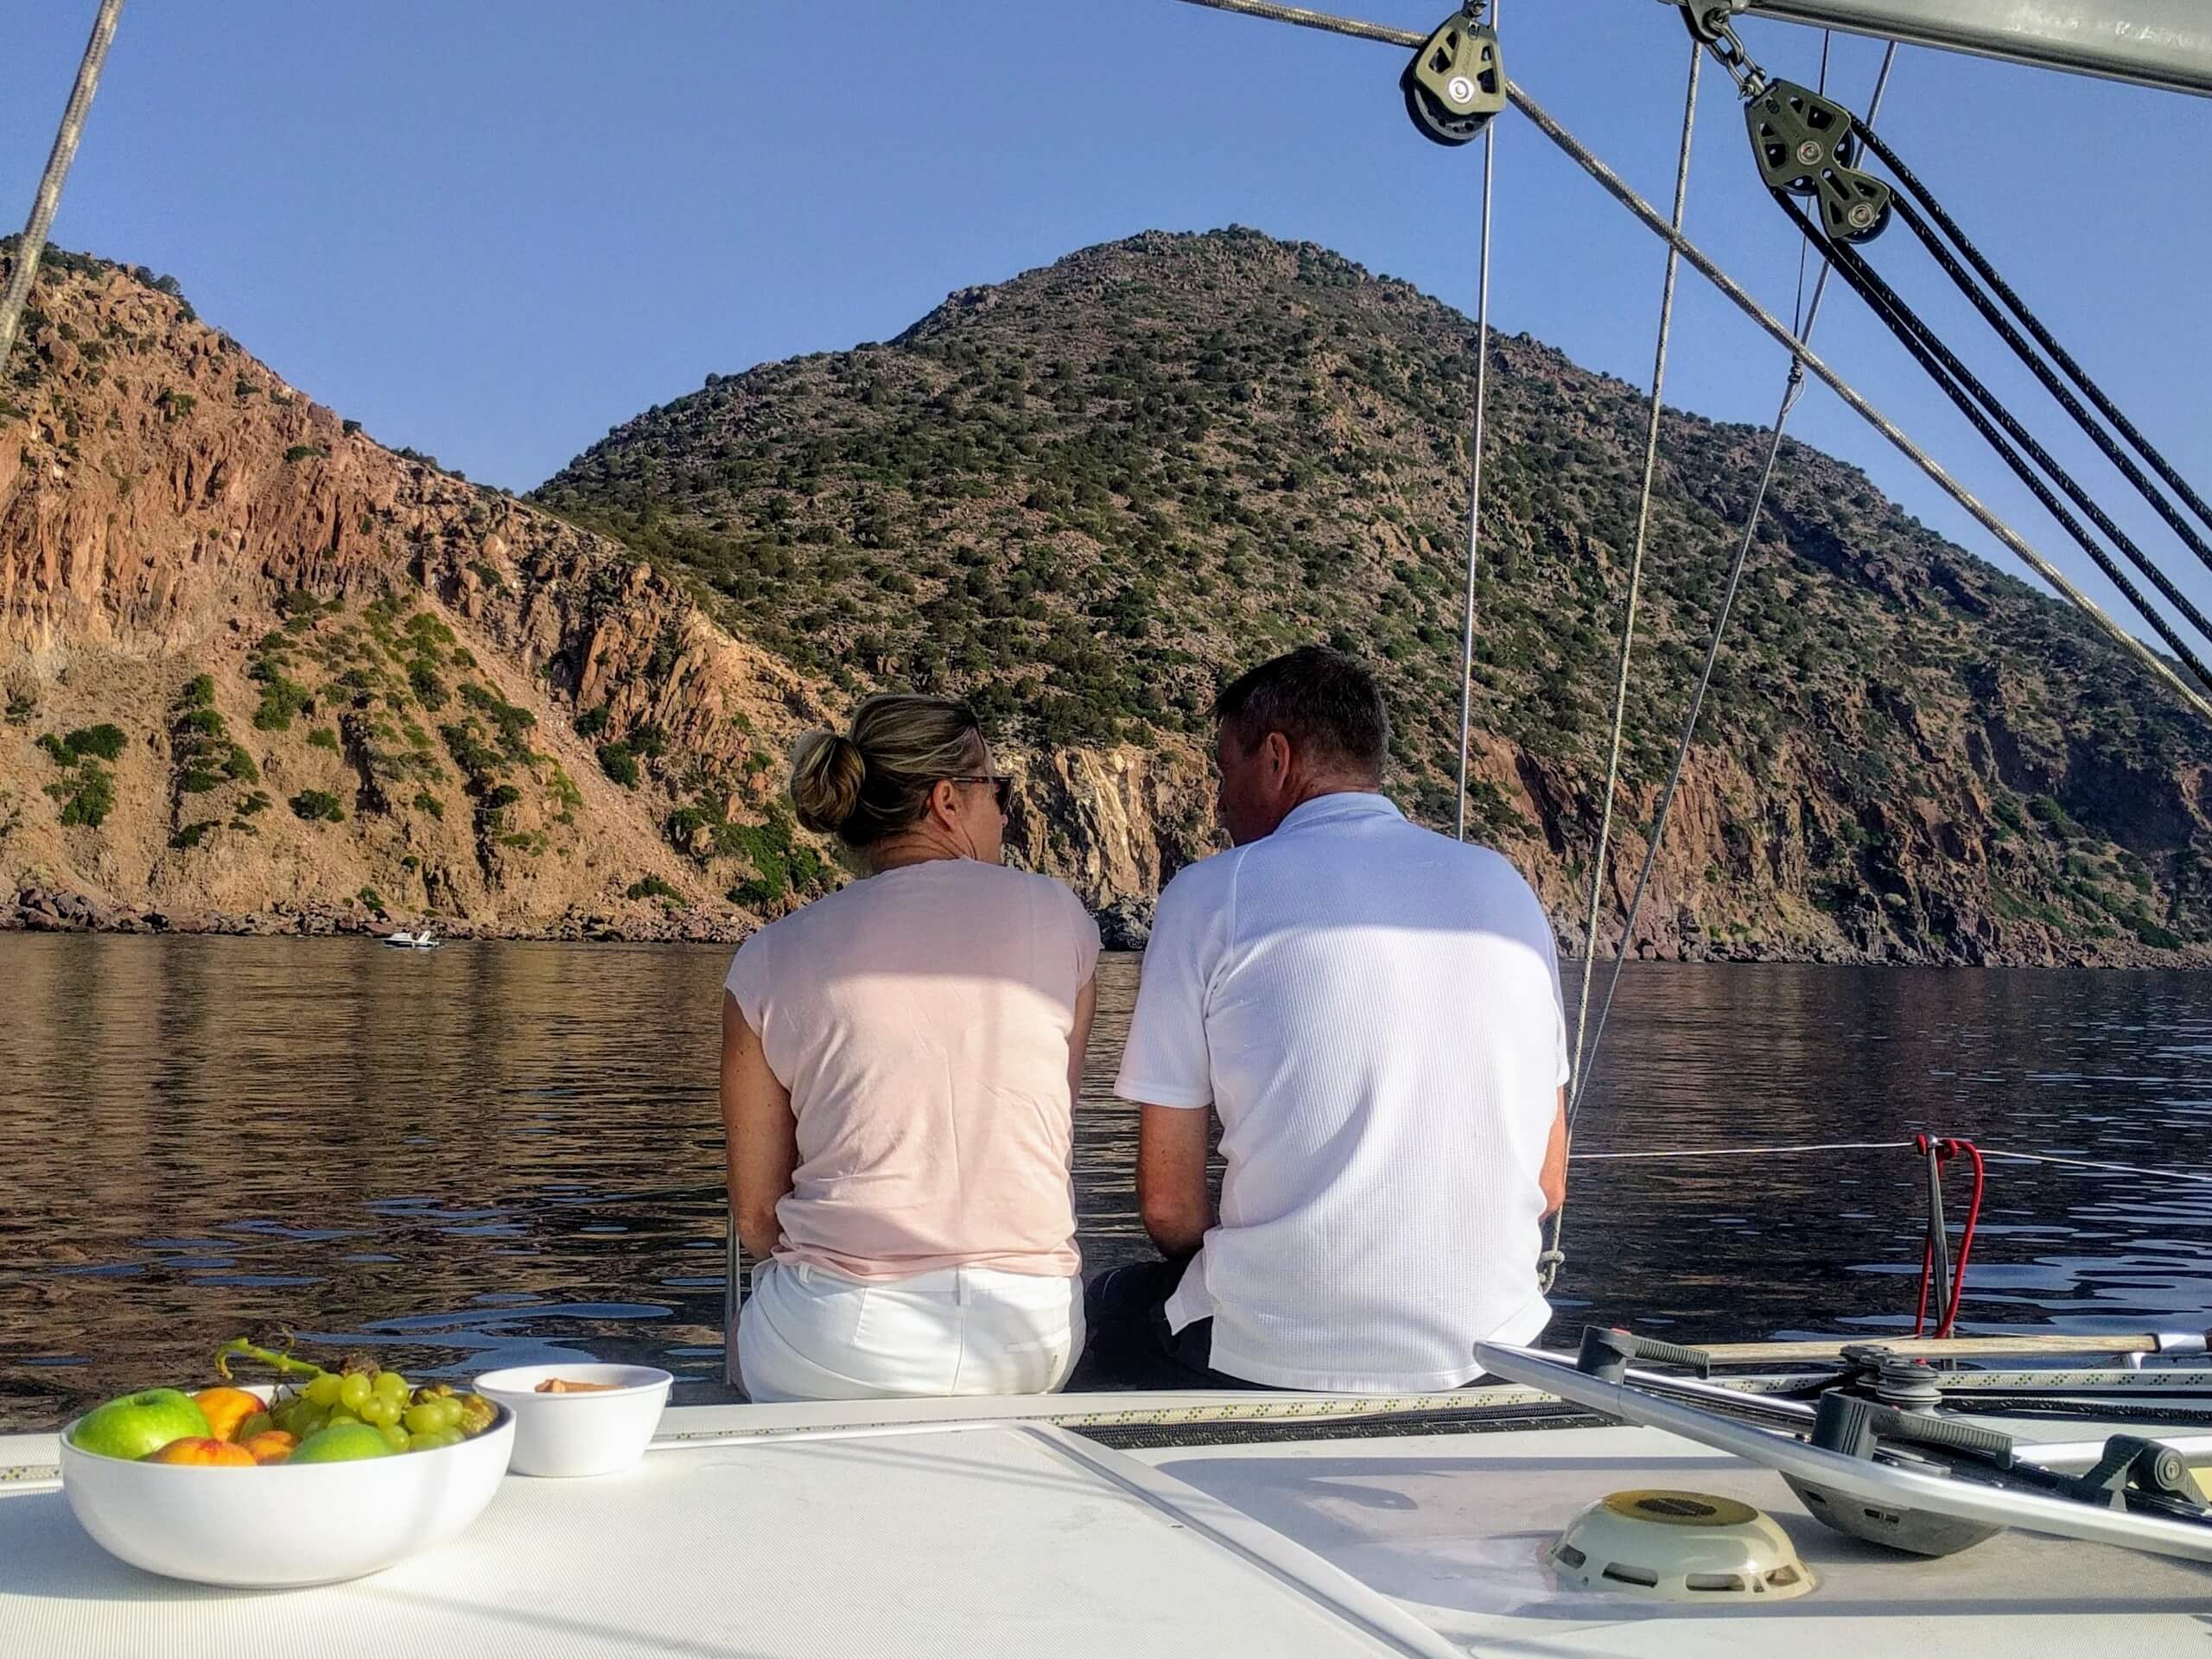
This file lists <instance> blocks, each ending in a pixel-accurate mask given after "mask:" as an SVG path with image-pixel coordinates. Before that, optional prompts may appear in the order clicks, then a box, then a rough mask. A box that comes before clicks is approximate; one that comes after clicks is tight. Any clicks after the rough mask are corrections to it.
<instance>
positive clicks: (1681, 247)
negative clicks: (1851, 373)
mask: <svg viewBox="0 0 2212 1659" xmlns="http://www.w3.org/2000/svg"><path fill="white" fill-rule="evenodd" d="M1186 3H1193V4H1200V5H1213V6H1223V7H1230V8H1232V9H1233V8H1235V7H1237V6H1240V5H1243V4H1249V3H1251V0H1186ZM1506 95H1507V97H1508V98H1510V99H1511V100H1512V103H1513V106H1514V108H1516V109H1517V110H1519V111H1521V113H1522V115H1524V116H1526V117H1527V118H1529V123H1530V124H1532V125H1533V126H1535V129H1536V130H1537V131H1539V132H1541V133H1542V134H1543V135H1544V137H1547V138H1548V139H1550V140H1551V141H1552V143H1554V144H1556V145H1558V146H1559V148H1560V149H1561V150H1563V151H1564V152H1565V153H1566V154H1567V156H1568V157H1569V158H1570V159H1571V160H1573V162H1574V164H1575V165H1576V166H1578V167H1580V168H1581V169H1582V170H1583V171H1584V172H1585V173H1587V174H1588V175H1590V176H1591V177H1592V179H1594V180H1596V181H1597V182H1598V184H1599V188H1602V189H1603V190H1604V191H1605V194H1607V195H1610V196H1611V197H1612V199H1613V200H1616V201H1618V202H1619V203H1620V204H1621V206H1622V207H1625V208H1627V209H1628V210H1629V212H1630V213H1631V214H1633V215H1634V216H1635V217H1636V219H1637V221H1638V222H1639V223H1641V224H1642V225H1643V226H1644V228H1645V229H1647V230H1649V231H1650V232H1652V233H1653V234H1654V235H1655V236H1658V237H1660V238H1663V239H1664V240H1666V241H1668V242H1669V243H1670V244H1672V245H1674V246H1675V248H1676V249H1677V251H1680V252H1681V256H1682V257H1683V258H1684V259H1686V260H1688V262H1689V264H1690V265H1691V266H1692V267H1693V268H1694V270H1696V271H1697V272H1698V273H1699V275H1700V276H1702V277H1704V278H1705V279H1706V280H1707V282H1709V283H1712V284H1713V286H1714V287H1715V288H1717V289H1719V290H1720V292H1721V294H1722V295H1723V296H1726V299H1727V300H1728V302H1729V303H1730V304H1732V305H1733V306H1734V307H1735V308H1737V309H1738V310H1739V311H1741V312H1742V313H1743V314H1744V315H1745V316H1747V317H1749V318H1750V319H1751V321H1753V322H1755V323H1757V324H1758V327H1759V328H1760V330H1761V332H1763V333H1764V334H1766V335H1767V336H1768V337H1769V338H1770V339H1771V340H1773V341H1774V342H1775V343H1776V344H1777V345H1778V346H1782V347H1783V349H1784V350H1786V351H1788V352H1789V353H1791V355H1793V356H1794V357H1796V359H1797V360H1798V361H1799V362H1800V363H1802V364H1803V365H1804V366H1805V368H1806V369H1807V371H1808V372H1810V373H1811V374H1812V375H1813V376H1814V378H1816V379H1818V380H1819V381H1820V382H1821V385H1824V386H1826V387H1827V389H1828V390H1829V391H1833V392H1834V393H1835V395H1836V396H1837V397H1840V398H1841V399H1842V400H1843V402H1844V404H1845V405H1846V406H1847V407H1848V408H1849V409H1850V410H1851V411H1852V412H1853V414H1855V415H1857V416H1859V418H1860V419H1861V420H1864V421H1865V422H1866V423H1867V424H1868V425H1869V426H1872V428H1873V429H1875V430H1876V431H1877V432H1878V433H1880V434H1881V435H1882V436H1883V437H1884V438H1885V439H1886V440H1888V442H1890V444H1891V447H1893V448H1896V449H1897V452H1898V453H1899V454H1902V455H1904V458H1905V459H1906V460H1908V461H1910V462H1912V464H1913V465H1914V466H1916V467H1918V468H1919V469H1920V470H1921V471H1922V472H1923V474H1926V475H1927V477H1928V478H1929V481H1930V482H1932V483H1934V484H1935V485H1936V487H1937V488H1939V489H1941V490H1942V492H1943V493H1944V494H1946V495H1948V496H1949V497H1950V498H1951V499H1952V500H1953V501H1955V502H1956V503H1957V504H1958V505H1959V506H1960V507H1961V509H1963V510H1964V511H1965V512H1967V514H1968V515H1969V516H1970V517H1972V518H1973V519H1974V522H1975V523H1976V524H1980V526H1981V527H1982V528H1983V529H1984V530H1986V531H1988V532H1989V533H1990V534H1991V535H1992V536H1993V537H1996V538H1997V540H1998V541H1999V543H2002V544H2003V545H2004V546H2005V548H2006V549H2007V550H2010V551H2011V552H2012V554H2013V555H2014V556H2016V557H2017V558H2018V559H2019V561H2020V562H2021V563H2023V564H2024V565H2026V566H2027V567H2028V569H2031V570H2032V571H2034V572H2035V574H2036V575H2038V576H2040V577H2041V578H2042V579H2043V580H2044V582H2047V583H2048V584H2049V585H2050V587H2051V588H2052V589H2053V590H2054V591H2056V593H2057V594H2059V595H2060V596H2061V597H2062V598H2063V599H2064V600H2065V601H2067V602H2068V603H2069V604H2070V605H2072V606H2073V607H2075V609H2077V610H2079V611H2080V612H2081V613H2082V614H2083V615H2085V616H2087V617H2088V619H2089V620H2091V621H2092V622H2094V623H2095V624H2096V626H2098V627H2099V628H2100V629H2101V630H2102V631H2103V632H2104V633H2105V635H2106V636H2107V638H2108V639H2111V640H2112V642H2113V644H2114V645H2117V646H2119V647H2120V650H2121V651H2123V652H2126V654H2127V655H2128V656H2130V657H2132V658H2134V659H2135V661H2136V662H2137V663H2138V664H2139V665H2140V666H2141V667H2142V668H2143V669H2144V671H2145V672H2146V673H2148V674H2149V675H2150V676H2151V677H2152V678H2153V679H2155V680H2157V681H2158V683H2160V684H2161V685H2164V687H2165V688H2166V689H2167V690H2170V691H2171V692H2172V693H2173V694H2174V696H2177V697H2178V698H2179V699H2180V700H2181V701H2182V702H2184V703H2186V704H2188V705H2189V707H2190V709H2193V710H2195V711H2196V713H2197V714H2198V715H2202V717H2203V718H2204V719H2205V720H2206V721H2212V700H2208V699H2207V698H2206V697H2205V696H2204V694H2203V693H2202V692H2201V691H2199V690H2197V689H2196V687H2194V686H2192V685H2190V684H2189V683H2187V682H2185V681H2184V680H2183V679H2182V678H2181V677H2180V676H2179V675H2177V674H2176V673H2175V672H2174V671H2173V670H2172V668H2171V667H2170V666H2169V665H2168V664H2166V662H2165V661H2164V659H2163V658H2160V657H2159V656H2158V653H2157V652H2154V651H2152V649H2151V648H2150V647H2149V646H2148V645H2145V644H2144V643H2143V641H2141V640H2140V639H2137V638H2136V637H2135V636H2134V635H2133V633H2130V632H2128V631H2127V630H2126V628H2123V627H2121V626H2120V624H2119V623H2117V622H2115V621H2113V620H2112V618H2111V617H2110V616H2108V615H2107V614H2106V613H2105V610H2104V607H2102V606H2101V605H2099V604H2098V603H2097V602H2096V601H2094V600H2093V599H2091V598H2090V597H2089V596H2088V594H2085V593H2083V592H2082V589H2081V588H2079V587H2078V586H2076V585H2075V583H2074V582H2072V581H2071V580H2069V578H2068V576H2067V575H2066V573H2065V572H2064V571H2063V570H2061V569H2059V568H2058V567H2057V566H2056V565H2055V564H2053V563H2051V562H2050V560H2049V559H2047V558H2045V557H2044V556H2043V555H2042V554H2041V553H2039V552H2037V550H2036V549H2035V546H2034V544H2033V543H2031V542H2029V541H2028V539H2027V538H2026V537H2024V536H2022V535H2021V534H2020V532H2019V531H2017V530H2015V529H2013V528H2012V525H2010V524H2006V523H2005V521H2004V520H2003V519H2002V518H1999V517H1998V516H1997V515H1996V513H1994V512H1992V511H1991V510H1990V509H1989V508H1988V507H1987V506H1986V505H1984V504H1983V503H1982V502H1981V501H1980V499H1978V498H1977V497H1976V496H1975V495H1974V493H1973V492H1972V491H1971V490H1969V489H1967V487H1966V486H1964V485H1962V484H1961V483H1960V482H1959V481H1958V480H1956V479H1955V478H1953V477H1952V476H1951V474H1949V473H1948V472H1947V471H1945V470H1944V468H1943V465H1942V462H1941V461H1937V460H1936V458H1935V457H1934V456H1933V455H1931V454H1929V453H1928V452H1927V451H1926V450H1925V449H1923V448H1921V447H1920V446H1919V445H1918V444H1916V443H1915V442H1913V441H1912V439H1911V438H1910V437H1909V436H1907V435H1905V433H1904V431H1903V430H1902V429H1900V428H1899V427H1898V426H1897V423H1895V422H1893V421H1891V419H1890V418H1889V417H1888V416H1885V415H1884V414H1883V413H1882V412H1881V410H1878V409H1876V408H1875V407H1874V405H1873V404H1871V403H1869V402H1868V401H1867V400H1866V397H1865V395H1864V394H1863V393H1861V392H1860V391H1859V389H1858V388H1857V387H1855V386H1853V385H1852V384H1851V383H1850V382H1849V381H1848V380H1847V379H1845V378H1843V376H1842V375H1840V374H1839V373H1838V372H1836V371H1835V370H1834V368H1833V367H1831V366H1830V365H1829V364H1828V362H1827V359H1824V358H1822V357H1821V354H1820V353H1817V352H1815V350H1813V348H1812V347H1811V346H1808V345H1806V344H1805V342H1804V341H1803V340H1799V339H1798V338H1797V337H1796V335H1794V334H1791V333H1790V332H1789V328H1788V327H1785V326H1784V325H1783V323H1782V322H1780V321H1778V320H1777V318H1776V317H1775V315H1774V314H1773V313H1772V312H1770V311H1769V310H1768V309H1767V308H1765V307H1764V306H1763V305H1761V304H1760V303H1759V302H1758V301H1757V300H1756V299H1754V298H1752V297H1751V295H1750V294H1749V293H1748V292H1746V291H1745V289H1744V287H1743V285H1742V284H1741V283H1738V282H1737V281H1736V280H1735V279H1734V278H1733V277H1731V276H1729V275H1728V273H1727V272H1726V271H1725V270H1721V268H1720V267H1719V264H1717V263H1716V262H1715V261H1714V260H1713V257H1712V256H1711V255H1710V254H1708V253H1707V252H1706V251H1705V250H1704V249H1702V248H1700V247H1699V246H1698V245H1697V244H1695V243H1694V242H1692V241H1690V240H1689V239H1688V238H1687V237H1685V236H1683V235H1682V234H1681V232H1679V231H1676V230H1675V229H1673V228H1672V227H1671V226H1669V225H1668V223H1667V221H1666V220H1665V219H1662V217H1661V216H1660V214H1659V210H1658V209H1657V208H1656V207H1653V206H1652V205H1651V204H1650V203H1649V202H1648V201H1646V200H1644V199H1643V197H1642V196H1641V195H1639V194H1637V191H1636V189H1635V188H1634V187H1632V186H1631V185H1630V184H1629V183H1628V181H1626V180H1624V179H1623V178H1622V177H1621V176H1620V175H1619V174H1618V173H1616V172H1614V171H1613V169H1612V168H1610V167H1608V166H1606V165H1605V162H1602V161H1600V160H1599V158H1598V157H1597V156H1596V155H1594V154H1593V153H1592V151H1591V150H1590V149H1589V147H1588V146H1587V145H1586V144H1584V143H1582V141H1581V140H1580V139H1579V138H1577V137H1575V136H1574V135H1573V133H1571V132H1569V131H1568V130H1567V129H1566V128H1565V127H1563V126H1561V125H1560V124H1559V123H1558V122H1557V121H1556V120H1554V118H1552V115H1551V113H1550V111H1548V110H1546V109H1545V108H1544V107H1543V105H1541V104H1539V103H1537V102H1536V100H1535V99H1533V98H1531V97H1530V96H1529V94H1528V92H1525V91H1524V90H1523V89H1522V87H1520V86H1517V85H1516V84H1515V83H1513V82H1512V81H1510V80H1509V81H1508V82H1507V83H1506Z"/></svg>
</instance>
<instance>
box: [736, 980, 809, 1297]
mask: <svg viewBox="0 0 2212 1659" xmlns="http://www.w3.org/2000/svg"><path fill="white" fill-rule="evenodd" d="M722 1133H723V1135H724V1136H725V1137H726V1145H727V1147H728V1163H729V1211H730V1214H731V1215H732V1216H733V1217H735V1218H736V1221H737V1236H738V1241H739V1242H740V1243H742V1244H743V1245H744V1246H745V1249H746V1254H747V1255H750V1256H751V1257H752V1258H753V1260H754V1261H756V1262H765V1261H766V1260H767V1259H768V1258H769V1257H770V1256H771V1255H774V1254H775V1249H776V1240H777V1237H778V1234H779V1229H778V1227H777V1224H776V1205H777V1204H778V1203H779V1201H780V1200H781V1199H782V1198H783V1197H784V1195H785V1193H787V1192H790V1191H791V1171H792V1170H793V1169H795V1168H796V1167H797V1166H798V1119H797V1118H795V1117H793V1116H792V1115H791V1091H790V1090H787V1089H785V1087H784V1085H783V1084H780V1083H779V1082H777V1081H776V1074H775V1073H774V1072H773V1071H770V1070H769V1069H768V1056H767V1053H766V1051H765V1050H763V1049H762V1048H761V1046H760V1033H757V1032H755V1031H754V1030H753V1027H751V1026H750V1025H748V1024H747V1023H746V1019H745V1013H744V1010H742V1009H741V1008H740V1007H738V1005H737V999H736V998H735V997H734V996H732V995H729V993H728V992H727V991H725V992H723V993H722Z"/></svg>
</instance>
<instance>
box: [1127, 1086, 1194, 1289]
mask: <svg viewBox="0 0 2212 1659" xmlns="http://www.w3.org/2000/svg"><path fill="white" fill-rule="evenodd" d="M1211 1116H1213V1115H1212V1113H1211V1111H1209V1110H1208V1109H1205V1108H1204V1107H1199V1108H1197V1109H1191V1108H1186V1107H1178V1106H1147V1107H1145V1108H1144V1109H1143V1116H1142V1118H1141V1121H1140V1122H1139V1123H1138V1126H1137V1208H1138V1210H1139V1211H1140V1212H1141V1214H1142V1215H1143V1217H1144V1230H1145V1231H1146V1232H1147V1233H1149V1234H1151V1235H1152V1242H1153V1243H1154V1244H1157V1245H1158V1246H1159V1247H1160V1254H1161V1255H1166V1256H1169V1257H1173V1256H1178V1255H1188V1254H1189V1253H1190V1252H1191V1251H1192V1250H1195V1249H1198V1246H1199V1245H1200V1244H1202V1243H1205V1236H1206V1229H1207V1228H1209V1227H1211V1225H1212V1224H1213V1203H1212V1199H1211V1197H1210V1195H1209V1194H1208V1193H1207V1192H1206V1132H1207V1129H1208V1128H1209V1127H1210V1125H1209V1122H1208V1120H1209V1119H1210V1118H1211Z"/></svg>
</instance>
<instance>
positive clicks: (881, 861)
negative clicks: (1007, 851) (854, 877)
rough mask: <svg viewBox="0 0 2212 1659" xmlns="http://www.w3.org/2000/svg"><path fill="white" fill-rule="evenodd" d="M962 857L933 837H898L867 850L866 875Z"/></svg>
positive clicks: (947, 843) (949, 845)
mask: <svg viewBox="0 0 2212 1659" xmlns="http://www.w3.org/2000/svg"><path fill="white" fill-rule="evenodd" d="M963 856H965V855H963V853H962V852H961V851H960V849H958V848H957V847H954V846H952V845H951V844H950V842H944V841H940V840H939V839H938V838H937V837H935V836H921V835H906V836H899V837H898V838H897V839H895V840H892V841H885V842H879V843H878V844H877V845H876V846H875V847H874V848H872V849H869V853H868V874H870V875H881V874H883V873H884V872H885V871H887V870H896V869H902V868H905V867H906V866H907V865H909V864H934V863H937V862H938V861H942V860H944V859H957V858H961V857H963Z"/></svg>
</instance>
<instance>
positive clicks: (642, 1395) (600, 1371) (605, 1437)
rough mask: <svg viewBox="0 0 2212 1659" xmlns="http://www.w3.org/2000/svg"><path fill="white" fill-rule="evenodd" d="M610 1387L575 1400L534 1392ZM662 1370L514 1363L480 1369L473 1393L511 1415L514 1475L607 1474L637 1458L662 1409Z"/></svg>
mask: <svg viewBox="0 0 2212 1659" xmlns="http://www.w3.org/2000/svg"><path fill="white" fill-rule="evenodd" d="M556 1376H558V1377H563V1378H565V1379H566V1380H567V1381H569V1382H570V1383H612V1384H613V1387H611V1388H606V1389H591V1390H589V1391H588V1392H586V1393H583V1394H540V1393H538V1392H537V1385H538V1384H539V1383H543V1382H545V1381H546V1380H547V1379H549V1378H550V1377H556ZM675 1380H676V1379H675V1378H674V1377H672V1376H670V1375H669V1374H668V1373H667V1372H666V1371H661V1370H654V1369H653V1368H652V1366H650V1365H593V1364H566V1365H516V1366H512V1367H510V1368H509V1369H507V1370H504V1371H487V1372H486V1373H485V1374H484V1375H483V1376H480V1377H478V1378H477V1379H476V1391H477V1393H479V1394H480V1395H483V1396H484V1397H485V1398H486V1400H489V1401H491V1402H493V1404H494V1405H499V1406H504V1407H505V1408H507V1409H508V1410H509V1411H511V1412H512V1413H514V1414H515V1455H514V1471H515V1472H516V1473H517V1474H518V1475H561V1476H569V1475H612V1474H619V1473H620V1471H623V1470H625V1469H627V1468H628V1467H630V1465H632V1464H634V1463H635V1462H637V1461H638V1459H640V1458H642V1457H644V1456H645V1447H646V1446H647V1445H649V1444H650V1443H651V1442H652V1438H653V1430H654V1429H656V1428H657V1427H659V1426H660V1412H661V1408H662V1407H663V1406H664V1405H666V1404H667V1403H668V1388H669V1384H670V1383H673V1382H675Z"/></svg>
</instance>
